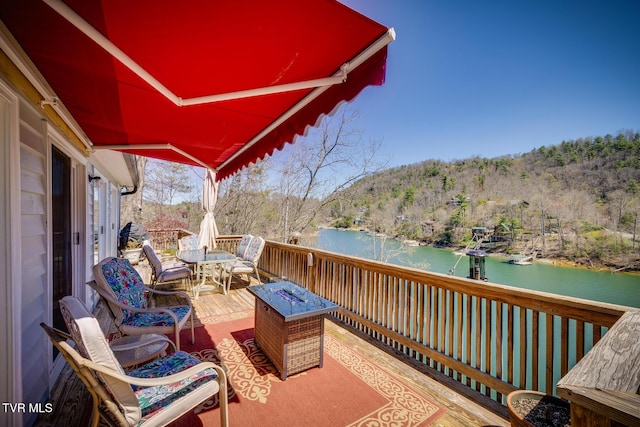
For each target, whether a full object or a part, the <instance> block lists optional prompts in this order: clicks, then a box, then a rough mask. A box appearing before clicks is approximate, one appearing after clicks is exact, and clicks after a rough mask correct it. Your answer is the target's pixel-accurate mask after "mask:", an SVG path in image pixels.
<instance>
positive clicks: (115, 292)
mask: <svg viewBox="0 0 640 427" xmlns="http://www.w3.org/2000/svg"><path fill="white" fill-rule="evenodd" d="M93 275H94V278H95V280H93V281H91V282H89V283H87V284H88V285H89V286H91V287H92V288H93V289H95V290H96V292H98V294H99V295H100V297H101V298H102V299H103V300H104V302H105V303H106V306H107V308H108V310H107V311H108V312H109V314H110V315H111V318H112V320H113V323H114V325H115V326H116V328H117V330H118V333H119V334H120V335H141V334H163V335H167V334H170V333H173V334H174V336H175V338H174V339H175V344H176V349H177V350H180V331H181V330H182V329H184V328H186V326H187V321H189V320H190V323H191V342H192V343H193V342H195V333H194V329H193V328H194V325H193V307H192V305H191V299H190V298H189V295H187V293H186V292H182V291H159V290H157V289H153V288H150V287H147V286H145V285H144V283H143V281H142V278H141V277H140V275H139V274H138V272H137V271H136V270H135V269H134V268H133V267H132V266H131V263H130V262H129V261H128V260H127V259H123V258H115V257H109V258H105V259H104V260H102V261H100V262H99V263H98V264H96V265H95V266H94V267H93ZM153 294H159V295H174V296H176V297H178V298H181V299H184V301H185V304H184V305H178V306H171V307H150V306H149V303H148V298H150V297H151V296H152V295H153Z"/></svg>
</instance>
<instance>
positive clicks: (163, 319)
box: [122, 305, 190, 328]
mask: <svg viewBox="0 0 640 427" xmlns="http://www.w3.org/2000/svg"><path fill="white" fill-rule="evenodd" d="M164 308H167V309H169V310H171V311H173V312H174V313H175V314H176V316H178V323H181V322H182V319H184V318H185V317H186V316H188V315H189V310H190V307H189V306H188V305H178V306H174V307H164ZM122 324H123V325H127V326H136V327H143V328H148V327H152V326H173V319H172V318H171V316H170V315H169V314H167V313H162V312H151V313H146V312H139V311H138V312H136V311H132V312H128V311H126V310H125V318H124V320H123V321H122Z"/></svg>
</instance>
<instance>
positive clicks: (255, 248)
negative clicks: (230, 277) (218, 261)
mask: <svg viewBox="0 0 640 427" xmlns="http://www.w3.org/2000/svg"><path fill="white" fill-rule="evenodd" d="M263 247H264V239H262V237H256V238H254V239H253V240H251V243H249V247H248V248H247V253H246V255H245V256H244V259H245V260H247V261H251V262H252V263H254V264H255V263H257V262H258V258H260V254H261V253H262V248H263Z"/></svg>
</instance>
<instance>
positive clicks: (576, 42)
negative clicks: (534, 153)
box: [342, 0, 640, 166]
mask: <svg viewBox="0 0 640 427" xmlns="http://www.w3.org/2000/svg"><path fill="white" fill-rule="evenodd" d="M342 2H343V3H345V4H346V5H348V6H349V7H351V8H353V9H355V10H357V11H358V12H360V13H363V14H364V15H366V16H368V17H370V18H372V19H374V20H376V21H378V22H380V23H381V24H383V25H386V26H389V27H394V28H395V30H396V33H397V39H396V41H394V42H393V43H391V44H390V45H389V55H388V62H387V80H386V83H385V85H384V86H382V87H369V88H366V89H365V90H364V91H363V92H362V93H361V94H360V95H359V96H358V98H356V99H355V100H354V101H353V102H352V103H351V108H352V109H353V110H355V111H357V112H358V114H359V117H360V118H359V119H358V121H357V122H356V123H355V125H354V127H356V128H358V129H360V130H361V131H362V132H363V136H364V137H365V138H367V139H375V140H379V141H381V142H382V145H383V149H382V150H383V152H384V153H386V154H387V155H389V157H390V159H389V166H396V165H403V164H410V163H415V162H418V161H421V160H427V159H441V160H445V161H448V160H454V159H463V158H468V157H472V156H475V155H479V156H482V157H489V158H491V157H496V156H501V155H506V154H519V153H525V152H528V151H531V150H532V149H534V148H538V147H540V146H543V145H554V144H559V143H560V142H562V141H563V140H570V139H576V138H580V137H586V136H598V135H606V134H608V133H609V134H612V135H615V134H616V133H617V132H618V131H619V130H623V129H632V130H635V131H640V24H639V23H638V22H639V21H638V19H639V17H640V1H635V0H626V1H625V0H610V1H605V0H602V1H588V0H583V1H568V0H558V1H551V0H537V1H534V0H487V1H472V0H460V1H450V0H424V1H418V0H416V1H407V0H342Z"/></svg>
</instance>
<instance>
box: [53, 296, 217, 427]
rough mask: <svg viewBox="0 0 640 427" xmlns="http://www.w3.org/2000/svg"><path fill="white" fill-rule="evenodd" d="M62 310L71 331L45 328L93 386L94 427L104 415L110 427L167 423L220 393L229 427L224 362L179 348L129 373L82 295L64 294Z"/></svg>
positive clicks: (88, 387) (62, 351)
mask: <svg viewBox="0 0 640 427" xmlns="http://www.w3.org/2000/svg"><path fill="white" fill-rule="evenodd" d="M60 309H61V311H62V315H63V317H64V319H65V322H66V324H67V327H68V329H69V331H70V334H66V333H64V332H61V331H58V330H57V329H54V328H51V327H49V326H47V325H46V324H44V323H41V324H40V326H41V327H42V328H43V329H44V330H45V332H46V333H47V335H48V336H49V339H50V340H51V342H52V343H53V345H54V346H55V347H56V348H57V349H58V350H59V351H60V353H61V354H62V355H63V357H64V359H65V360H66V361H67V362H68V363H69V365H70V366H71V367H72V368H73V370H74V372H75V373H76V375H77V376H78V377H79V378H80V380H81V381H82V382H83V383H84V385H85V386H86V387H87V389H88V390H89V393H90V394H91V397H92V400H93V407H92V415H91V424H90V425H91V426H92V427H95V426H97V425H98V423H99V421H100V417H102V419H103V420H104V421H105V422H106V423H107V424H108V425H111V426H140V427H142V426H144V427H149V426H164V425H167V424H169V423H170V422H172V421H174V420H176V419H178V418H179V417H181V416H182V415H184V414H186V413H187V412H189V411H190V410H192V409H193V408H194V407H196V406H197V405H199V404H200V403H202V402H203V401H205V400H207V399H210V398H211V397H212V396H214V395H216V394H218V397H219V400H220V423H221V425H222V426H228V423H229V418H228V397H227V378H226V374H225V372H224V370H223V369H222V368H221V367H220V366H218V365H216V364H214V363H211V362H200V361H199V360H198V359H196V358H195V357H193V356H191V355H190V354H188V353H185V352H180V351H179V352H176V353H173V354H171V355H169V356H165V357H162V358H159V359H156V360H154V361H152V362H149V363H147V364H144V365H142V366H140V367H139V368H136V369H134V370H132V371H130V372H128V373H125V371H124V370H123V368H122V366H121V365H120V363H119V362H118V359H117V358H116V357H115V356H114V354H113V352H112V351H111V348H110V347H109V343H108V342H107V340H106V338H105V336H104V334H103V333H102V330H101V329H100V325H99V323H98V321H97V320H96V319H95V318H94V317H93V316H92V315H91V313H90V312H89V310H88V309H87V308H86V306H85V305H84V304H83V303H82V302H81V301H80V300H79V299H77V298H75V297H70V296H67V297H64V298H63V299H61V300H60ZM69 341H73V344H74V345H73V346H72V345H71V343H70V342H69Z"/></svg>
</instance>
